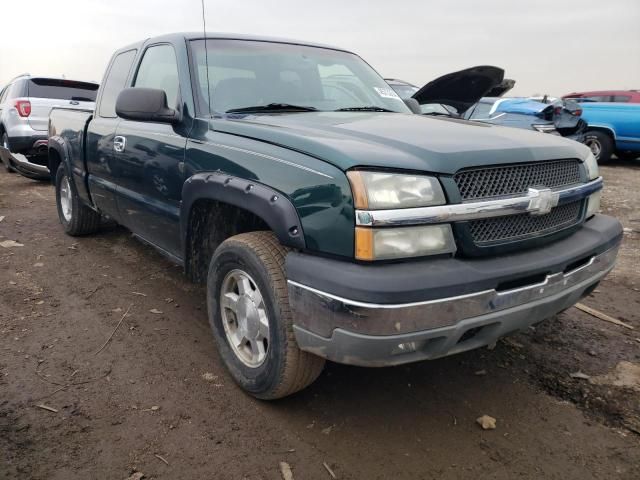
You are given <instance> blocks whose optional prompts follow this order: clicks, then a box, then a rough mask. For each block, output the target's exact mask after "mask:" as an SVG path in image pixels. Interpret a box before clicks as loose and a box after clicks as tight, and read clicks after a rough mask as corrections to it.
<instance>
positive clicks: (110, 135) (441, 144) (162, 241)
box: [48, 33, 622, 399]
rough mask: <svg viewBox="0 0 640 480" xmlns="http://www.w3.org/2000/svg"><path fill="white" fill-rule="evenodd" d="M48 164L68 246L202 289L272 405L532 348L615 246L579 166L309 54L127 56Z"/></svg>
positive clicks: (244, 374) (578, 152)
mask: <svg viewBox="0 0 640 480" xmlns="http://www.w3.org/2000/svg"><path fill="white" fill-rule="evenodd" d="M487 87H488V85H485V84H484V83H483V85H482V86H480V85H479V86H478V92H477V93H476V94H478V93H479V92H480V91H481V90H482V91H484V89H485V88H487ZM441 91H443V92H444V89H441ZM437 99H442V100H443V101H444V100H445V95H444V93H443V95H442V96H438V97H437ZM471 100H472V99H471V98H461V99H460V102H461V103H459V104H458V106H463V103H464V104H466V103H467V102H470V101H471ZM48 147H49V164H50V165H51V168H52V174H53V175H54V178H55V190H56V205H57V212H58V218H59V219H60V223H61V226H62V228H63V229H64V231H65V232H67V233H68V234H69V235H87V234H91V233H95V232H97V231H98V229H99V226H100V222H101V221H102V220H103V219H104V218H109V219H111V220H112V221H115V222H117V223H119V224H121V225H123V226H125V227H126V228H128V229H130V230H131V231H132V232H133V234H134V235H135V236H136V237H138V238H140V239H142V240H143V241H144V242H145V243H147V244H150V245H152V246H153V247H155V248H156V249H157V250H158V251H159V252H161V253H162V254H164V255H165V256H166V257H168V258H169V259H171V260H172V261H173V262H175V263H177V264H178V265H180V266H182V267H183V269H184V271H185V273H186V275H187V276H188V278H190V279H191V280H193V281H195V282H199V283H202V284H204V285H205V291H206V295H207V307H208V308H207V315H208V319H209V323H210V325H211V330H212V332H213V337H214V339H215V343H216V346H217V350H218V352H219V354H220V357H221V358H222V360H223V362H224V364H225V366H226V367H227V369H228V371H229V375H230V376H231V377H232V378H233V379H234V380H235V381H236V382H237V383H238V384H239V385H240V386H241V387H242V388H243V389H245V390H246V391H247V392H249V393H250V394H252V395H254V396H256V397H258V398H262V399H274V398H279V397H283V396H285V395H289V394H291V393H294V392H296V391H298V390H300V389H302V388H304V387H305V386H307V385H309V384H310V383H311V382H313V381H314V380H315V379H316V377H317V376H318V375H320V372H321V371H322V368H323V365H324V363H325V361H326V360H330V361H336V362H341V363H346V364H352V365H360V366H370V367H381V366H389V365H399V364H405V363H409V362H415V361H419V360H427V359H433V358H439V357H443V356H446V355H451V354H455V353H460V352H464V351H467V350H471V349H474V348H478V347H481V346H484V345H488V344H490V343H493V342H495V341H496V340H497V339H498V338H500V337H502V336H503V335H507V334H509V333H512V332H516V331H519V330H522V329H527V328H529V327H530V326H531V325H533V324H535V323H537V322H540V321H542V320H544V319H545V318H548V317H550V316H553V315H555V314H556V313H558V312H560V311H562V310H564V309H566V308H568V307H570V306H571V305H573V304H574V303H575V302H577V301H578V300H579V299H580V298H581V297H582V296H584V295H587V294H588V293H589V292H591V291H592V290H593V289H594V288H595V287H596V285H597V284H598V282H599V281H600V280H601V279H602V278H603V277H604V276H605V275H606V274H607V273H608V272H609V271H610V270H611V269H612V268H613V265H614V262H615V259H616V255H617V251H618V247H619V244H620V240H621V236H622V228H621V225H620V223H619V222H618V221H617V220H616V219H614V218H611V217H609V216H606V215H601V214H599V213H598V210H599V202H600V193H601V189H602V185H603V180H602V177H601V176H600V174H599V173H598V165H597V163H596V162H595V159H594V157H593V155H592V153H591V151H590V150H589V149H588V148H587V147H585V146H584V145H580V144H579V143H576V142H572V141H569V140H566V139H564V138H560V137H556V136H553V135H540V134H538V133H536V132H533V131H527V130H523V129H508V128H502V127H499V126H494V125H490V124H486V123H480V122H470V121H467V120H464V119H459V118H450V117H444V116H429V115H415V114H413V113H411V110H409V108H408V107H407V106H406V105H405V103H404V102H403V101H402V100H401V99H400V97H399V96H398V95H397V94H396V93H395V91H394V90H393V89H392V88H391V87H390V86H389V85H388V84H387V83H385V81H384V79H383V78H382V77H381V76H380V75H379V74H378V73H377V72H376V71H375V70H374V69H373V68H372V67H371V66H370V65H369V64H368V63H366V62H365V61H364V60H362V59H361V58H360V57H359V56H358V55H356V54H355V53H353V52H350V51H348V50H345V49H342V48H337V47H331V46H324V45H318V44H313V43H309V42H301V41H291V40H282V39H273V38H264V37H257V36H248V35H237V34H228V33H221V34H207V35H204V34H203V33H193V34H190V33H186V34H172V35H165V36H162V37H156V38H150V39H147V40H144V41H141V42H139V43H135V44H132V45H128V46H126V47H123V48H121V49H119V50H117V51H116V52H115V53H114V55H113V57H112V59H111V61H110V63H109V66H108V67H107V70H106V74H105V77H104V79H103V81H102V84H101V87H100V91H99V92H98V101H97V107H96V110H95V111H94V112H91V113H90V112H79V111H74V110H69V109H66V108H56V109H54V110H53V111H52V113H51V116H50V126H49V142H48Z"/></svg>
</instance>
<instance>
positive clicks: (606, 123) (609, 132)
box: [580, 102, 640, 163]
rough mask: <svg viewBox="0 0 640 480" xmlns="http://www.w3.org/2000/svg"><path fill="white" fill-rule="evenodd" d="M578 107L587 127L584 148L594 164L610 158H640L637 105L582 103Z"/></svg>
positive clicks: (639, 129) (638, 104) (639, 130)
mask: <svg viewBox="0 0 640 480" xmlns="http://www.w3.org/2000/svg"><path fill="white" fill-rule="evenodd" d="M580 107H581V108H582V118H584V119H585V120H586V121H587V123H588V124H589V127H588V129H587V132H586V135H585V137H586V138H585V144H586V145H587V146H589V148H591V151H592V152H593V155H594V156H595V157H596V159H597V160H598V162H600V163H603V162H607V161H608V160H610V159H611V155H613V154H615V155H616V156H617V157H618V158H620V159H625V160H627V159H629V160H632V159H635V158H638V157H640V103H604V102H584V103H581V104H580Z"/></svg>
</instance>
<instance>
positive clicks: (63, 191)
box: [60, 176, 72, 222]
mask: <svg viewBox="0 0 640 480" xmlns="http://www.w3.org/2000/svg"><path fill="white" fill-rule="evenodd" d="M60 209H61V210H62V216H63V217H64V219H65V221H66V222H70V221H71V213H72V212H71V185H69V179H68V178H67V177H66V176H64V177H62V182H60Z"/></svg>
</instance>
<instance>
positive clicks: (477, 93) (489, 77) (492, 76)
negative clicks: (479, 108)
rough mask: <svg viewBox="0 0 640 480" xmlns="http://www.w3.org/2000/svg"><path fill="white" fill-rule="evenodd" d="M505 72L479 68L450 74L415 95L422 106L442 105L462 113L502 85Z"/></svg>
mask: <svg viewBox="0 0 640 480" xmlns="http://www.w3.org/2000/svg"><path fill="white" fill-rule="evenodd" d="M503 79H504V70H503V69H501V68H498V67H491V66H478V67H471V68H467V69H465V70H460V71H459V72H453V73H449V74H447V75H443V76H442V77H439V78H436V79H435V80H432V81H431V82H429V83H427V84H426V85H425V86H424V87H422V88H421V89H420V90H418V91H417V92H416V93H414V94H413V98H415V99H416V100H417V101H418V103H419V104H420V105H424V104H426V103H442V104H445V105H451V106H452V107H455V108H456V109H457V110H458V112H460V113H462V112H464V111H466V110H467V109H468V108H469V107H471V106H472V105H474V104H475V103H477V102H478V100H480V99H481V98H482V97H486V96H487V92H489V91H490V90H492V89H493V88H495V87H496V86H498V85H500V83H501V82H502V81H503Z"/></svg>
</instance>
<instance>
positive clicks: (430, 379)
mask: <svg viewBox="0 0 640 480" xmlns="http://www.w3.org/2000/svg"><path fill="white" fill-rule="evenodd" d="M602 171H603V174H604V177H605V180H606V182H607V186H606V190H605V196H604V200H603V210H605V211H606V212H608V213H611V214H614V215H616V216H618V217H619V218H620V219H621V220H622V222H623V223H624V226H625V227H626V228H627V229H628V230H627V232H626V233H625V235H624V244H623V248H622V251H621V254H620V260H619V264H618V266H617V267H616V270H615V271H614V272H613V273H612V274H611V275H610V276H609V277H608V278H607V279H606V280H605V281H604V282H602V283H601V284H600V286H599V287H598V289H597V290H596V291H595V292H594V293H593V295H592V296H590V297H588V298H586V299H584V303H585V304H586V305H589V306H591V307H593V308H596V309H598V310H600V311H602V312H605V313H607V314H609V315H612V316H614V317H616V318H618V319H620V320H622V321H624V322H626V323H628V324H630V325H631V326H634V327H635V330H630V329H626V328H624V327H620V326H618V325H614V324H611V323H607V322H604V321H602V320H599V319H596V318H594V317H592V316H590V315H588V314H586V313H583V312H581V311H578V310H577V309H575V308H572V309H570V310H568V311H567V312H565V313H563V314H561V315H559V316H558V317H557V318H554V319H550V320H548V321H547V322H546V323H544V324H541V325H539V326H538V327H537V328H535V330H532V331H530V332H527V333H524V334H519V335H517V336H514V337H511V338H509V339H507V340H506V341H501V342H499V343H498V345H497V347H496V348H495V349H493V350H487V349H483V350H479V351H475V352H469V353H466V354H462V355H458V356H454V357H450V358H446V359H442V360H437V361H432V362H426V363H420V364H415V365H410V366H403V367H395V368H387V369H361V368H355V367H346V366H341V365H335V364H330V365H328V366H327V368H326V370H325V372H324V373H323V374H322V376H321V377H320V378H319V380H318V381H317V382H316V383H315V384H314V385H312V386H311V387H310V388H308V389H306V390H305V391H303V392H301V393H299V394H297V395H295V396H293V397H290V398H288V399H284V400H281V401H277V402H271V403H265V402H261V401H257V400H254V399H252V398H250V397H248V396H247V395H245V394H243V393H242V392H241V391H240V390H239V389H238V388H237V387H236V386H235V385H234V384H233V383H232V381H231V379H230V378H229V376H228V375H227V374H226V372H225V370H224V367H223V366H222V364H221V362H220V360H219V358H218V357H217V354H216V352H215V348H214V345H213V341H212V338H211V336H210V333H209V327H208V324H207V319H206V311H205V309H206V307H205V301H204V291H203V289H202V287H200V286H196V285H191V284H189V283H187V281H186V280H185V279H184V278H183V276H182V274H181V271H180V269H179V268H177V267H175V266H173V265H172V264H170V263H169V262H168V261H167V260H165V259H164V258H163V257H161V256H160V255H158V254H157V253H155V252H154V251H153V250H151V249H150V248H148V247H146V246H144V245H142V244H140V243H139V242H138V241H136V240H135V239H133V238H131V235H130V234H129V233H128V232H127V231H125V230H124V229H117V228H116V229H105V230H104V231H103V232H101V233H99V234H97V235H95V236H92V237H87V238H71V237H68V236H65V235H64V234H63V233H62V229H61V228H60V225H59V223H58V219H57V217H56V212H55V206H54V195H53V189H52V187H51V186H49V185H47V184H44V183H39V182H34V181H31V180H27V179H25V178H22V177H20V176H18V175H15V174H8V173H4V172H2V173H0V217H4V219H2V220H1V221H0V242H3V241H5V240H14V241H16V242H19V243H20V244H23V245H24V246H22V247H17V246H15V247H10V248H3V247H0V478H11V479H13V478H17V479H64V480H71V479H87V478H99V479H122V480H124V479H126V478H127V477H129V476H130V475H131V474H132V473H135V472H141V473H143V474H144V475H145V478H155V479H187V478H189V479H191V478H194V479H195V478H198V479H199V478H212V479H213V478H216V479H217V478H221V479H227V478H228V479H245V478H247V479H260V478H267V479H278V478H282V474H281V471H280V466H279V464H280V462H287V463H288V464H289V465H290V466H291V469H292V470H293V475H294V477H295V478H296V479H329V480H331V478H332V476H331V474H330V473H329V471H328V470H327V468H326V467H325V466H324V465H323V464H324V463H326V465H327V466H328V468H329V469H330V470H331V471H332V472H333V473H334V474H335V476H336V477H337V478H339V479H392V478H393V479H396V478H397V479H461V478H473V479H478V478H492V479H513V478H523V479H541V478H545V479H562V480H568V479H574V478H575V479H583V480H586V479H594V478H606V479H608V480H610V479H638V478H640V433H639V432H640V418H639V415H640V400H639V398H640V392H638V391H635V390H633V388H632V387H621V386H615V385H613V383H616V382H615V378H614V377H613V376H612V375H609V376H607V374H609V373H610V372H612V371H614V369H615V368H616V365H618V364H619V362H621V361H627V362H632V363H633V364H638V363H640V340H639V339H640V293H639V289H640V259H639V255H638V252H639V249H640V233H638V231H640V213H639V210H638V207H639V206H640V165H639V164H635V165H634V164H631V163H617V164H613V165H611V166H608V167H605V168H603V169H602ZM127 309H130V311H129V315H128V316H127V317H126V318H125V319H124V321H122V324H121V325H120V327H119V328H118V329H117V331H116V332H115V334H114V335H113V338H112V339H111V341H110V342H109V343H108V344H107V345H106V346H105V347H104V348H103V349H102V350H100V348H101V347H102V346H103V345H104V344H105V342H106V341H107V339H109V337H110V335H111V334H112V332H113V331H114V329H115V327H116V325H117V324H118V322H119V321H120V319H121V318H122V316H123V314H124V313H125V311H126V310H127ZM152 309H155V310H156V311H160V312H162V313H151V312H150V310H152ZM97 352H98V353H97ZM622 365H623V366H625V365H627V364H622ZM627 367H630V368H633V365H631V366H629V365H627ZM482 371H484V372H482ZM576 372H581V373H583V374H584V375H580V376H582V377H585V378H573V377H572V376H571V374H572V373H574V374H575V373H576ZM477 373H480V374H477ZM482 373H485V374H482ZM627 373H628V372H627ZM586 377H589V378H586ZM618 383H619V382H618ZM38 405H40V407H39V406H38ZM42 406H44V407H47V408H48V409H45V408H42ZM483 414H487V415H491V416H493V417H495V418H496V419H497V428H496V429H495V430H487V431H483V430H482V429H480V428H479V426H478V425H477V424H476V422H475V420H476V418H477V417H479V416H481V415H483Z"/></svg>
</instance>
